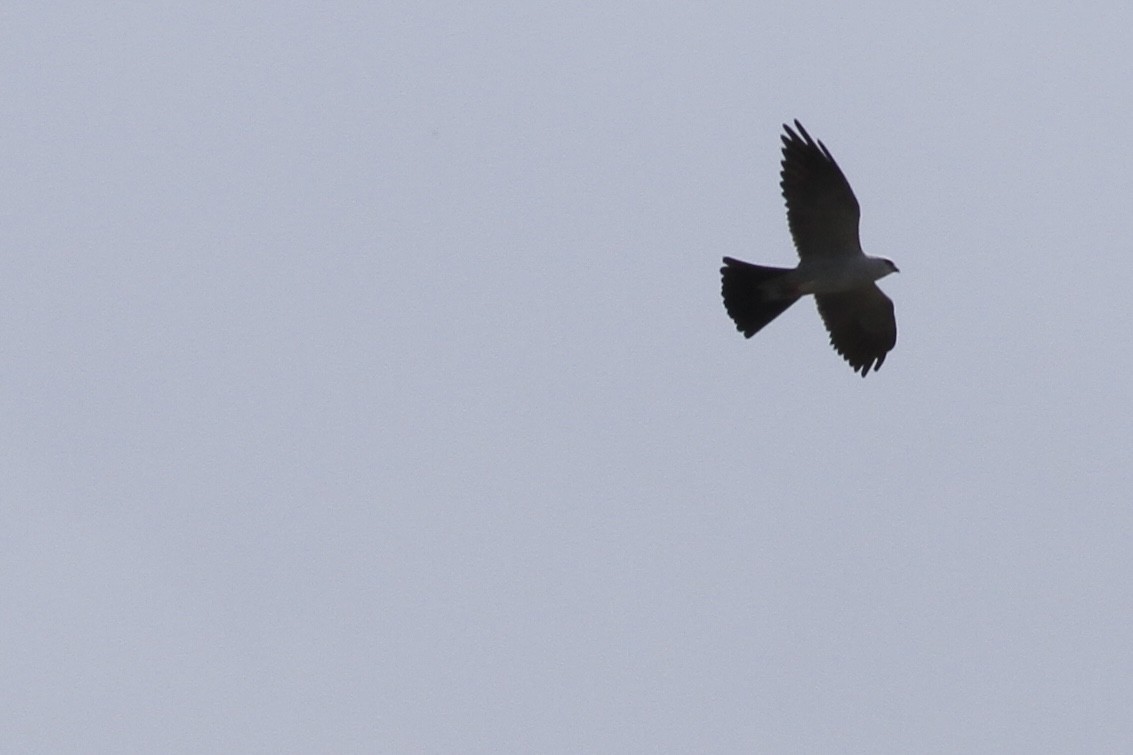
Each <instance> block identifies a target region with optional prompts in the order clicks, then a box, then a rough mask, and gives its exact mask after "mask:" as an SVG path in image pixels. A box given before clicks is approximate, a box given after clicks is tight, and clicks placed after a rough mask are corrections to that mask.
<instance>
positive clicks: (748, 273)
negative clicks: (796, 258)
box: [720, 257, 799, 338]
mask: <svg viewBox="0 0 1133 755" xmlns="http://www.w3.org/2000/svg"><path fill="white" fill-rule="evenodd" d="M789 272H791V269H790V268H786V267H763V266H761V265H753V264H751V263H750V262H742V261H740V260H734V259H732V258H731V257H725V258H724V267H722V268H720V275H721V277H722V278H723V279H724V283H723V286H722V293H723V294H724V309H726V310H728V316H729V317H731V318H732V320H733V321H735V323H736V329H737V330H739V331H740V332H741V333H743V334H744V336H745V337H746V338H751V337H752V336H753V335H755V334H756V333H758V332H759V331H760V329H761V328H763V326H764V325H766V324H767V323H769V322H771V321H772V320H774V319H775V318H776V317H778V316H779V315H781V314H782V313H783V312H784V311H785V310H786V309H787V307H789V306H791V305H792V304H794V303H795V302H796V301H798V299H799V297H798V296H797V295H792V294H789V293H787V292H785V291H783V290H781V287H777V286H774V285H768V284H770V283H772V282H773V281H775V280H776V279H778V278H780V277H782V276H784V275H786V274H787V273H789ZM776 289H780V290H776Z"/></svg>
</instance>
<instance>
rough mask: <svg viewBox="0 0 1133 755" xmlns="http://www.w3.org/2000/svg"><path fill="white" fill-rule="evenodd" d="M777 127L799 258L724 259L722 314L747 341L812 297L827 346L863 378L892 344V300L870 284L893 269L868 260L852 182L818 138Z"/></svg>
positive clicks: (894, 338)
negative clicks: (767, 262) (786, 263)
mask: <svg viewBox="0 0 1133 755" xmlns="http://www.w3.org/2000/svg"><path fill="white" fill-rule="evenodd" d="M794 123H795V127H794V128H791V127H790V126H788V125H787V124H783V131H784V133H783V134H782V135H781V136H780V138H781V139H782V142H783V160H782V163H781V169H780V182H779V186H780V187H781V188H782V190H783V199H784V200H785V201H786V204H787V225H788V227H789V228H790V231H791V238H792V239H793V240H794V243H795V249H796V251H797V252H798V254H799V264H798V265H797V266H796V267H793V268H784V267H767V266H764V265H753V264H752V263H750V262H743V261H742V260H737V259H733V258H731V257H724V266H723V267H722V268H720V275H721V278H722V286H721V293H722V294H723V297H724V309H725V310H726V311H727V313H728V315H729V316H730V317H731V318H732V320H733V321H734V322H735V324H736V329H737V330H739V331H740V332H741V333H743V334H744V337H745V338H751V337H752V336H753V335H755V334H756V333H758V332H759V331H760V330H762V329H763V328H764V327H765V326H766V325H767V324H768V323H770V322H771V321H772V320H774V319H775V318H776V317H778V316H779V315H781V314H782V313H783V312H785V311H786V310H787V308H788V307H790V306H791V305H792V304H794V303H795V302H796V301H798V300H799V299H800V298H801V297H803V296H807V295H813V296H814V300H815V303H816V304H817V305H818V313H819V315H820V316H821V317H822V322H823V323H824V324H825V325H826V330H827V332H828V333H829V334H830V345H831V346H833V347H834V350H835V351H837V352H838V353H839V354H840V355H841V356H842V358H843V359H845V360H846V362H847V363H849V365H850V367H851V368H852V369H853V370H854V372H857V373H861V376H862V377H863V378H864V377H865V376H866V375H867V374H869V371H870V370H871V369H872V370H874V371H875V372H876V371H877V370H878V369H880V368H881V365H882V363H883V362H884V361H885V357H886V355H887V354H888V353H889V352H890V351H891V350H892V349H893V346H894V345H896V343H897V320H896V319H895V317H894V315H893V302H892V300H891V299H890V298H889V297H888V296H886V295H885V293H884V292H882V290H881V289H880V288H878V287H877V283H876V281H878V280H880V279H881V278H884V277H885V276H887V275H889V274H890V273H896V272H899V271H898V270H897V266H896V265H895V264H893V261H892V260H888V259H885V258H884V257H870V256H869V255H867V254H866V253H865V252H864V251H862V245H861V240H860V238H859V236H858V221H859V219H860V217H861V208H860V207H859V206H858V200H857V198H856V197H855V196H854V191H853V189H851V188H850V182H849V181H847V180H846V176H845V174H843V173H842V169H841V168H839V167H838V163H837V162H835V161H834V156H833V155H831V154H830V150H828V149H827V148H826V145H825V144H823V143H822V142H821V141H816V140H815V139H814V138H812V137H811V135H810V134H808V133H807V131H806V129H805V128H803V126H802V124H801V123H799V122H798V121H797V120H796V121H795V122H794Z"/></svg>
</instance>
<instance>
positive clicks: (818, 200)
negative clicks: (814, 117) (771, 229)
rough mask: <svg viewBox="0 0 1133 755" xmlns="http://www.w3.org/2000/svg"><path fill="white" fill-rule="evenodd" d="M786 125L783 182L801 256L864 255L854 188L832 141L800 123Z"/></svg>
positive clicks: (793, 232) (784, 194) (792, 231)
mask: <svg viewBox="0 0 1133 755" xmlns="http://www.w3.org/2000/svg"><path fill="white" fill-rule="evenodd" d="M795 128H796V129H798V132H797V133H796V132H795V130H794V129H792V128H791V127H790V126H788V125H786V124H784V125H783V130H784V131H786V132H787V133H786V134H785V135H783V137H782V139H783V163H782V170H781V172H780V178H781V180H780V182H779V186H781V187H782V189H783V198H784V199H785V200H787V224H788V225H789V226H790V228H791V237H792V238H793V239H794V240H795V248H796V249H797V250H798V252H799V257H800V258H801V259H807V258H811V257H836V256H841V255H847V254H861V251H862V247H861V241H860V240H859V238H858V220H859V218H860V217H861V209H860V208H859V207H858V200H857V198H855V197H854V191H853V189H851V188H850V183H849V182H848V181H847V180H846V176H845V175H843V174H842V169H841V168H839V167H838V163H836V162H834V157H833V156H832V155H831V154H830V150H828V149H826V145H825V144H823V143H822V142H818V141H815V140H814V139H812V138H811V136H810V134H808V133H807V132H806V129H804V128H803V127H802V124H800V123H799V122H798V121H795Z"/></svg>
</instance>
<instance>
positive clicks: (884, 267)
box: [874, 257, 901, 278]
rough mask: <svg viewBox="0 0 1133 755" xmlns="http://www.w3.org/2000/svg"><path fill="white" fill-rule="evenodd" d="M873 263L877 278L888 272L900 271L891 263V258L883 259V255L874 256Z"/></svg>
mask: <svg viewBox="0 0 1133 755" xmlns="http://www.w3.org/2000/svg"><path fill="white" fill-rule="evenodd" d="M874 265H875V267H876V269H877V272H878V276H877V277H878V278H884V277H885V276H887V275H889V274H890V273H899V272H901V271H900V270H898V269H897V266H896V265H894V264H893V260H888V259H885V258H884V257H877V258H875V262H874Z"/></svg>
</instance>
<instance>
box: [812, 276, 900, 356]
mask: <svg viewBox="0 0 1133 755" xmlns="http://www.w3.org/2000/svg"><path fill="white" fill-rule="evenodd" d="M814 300H815V301H816V302H817V303H818V313H819V314H820V315H822V321H823V322H824V323H826V330H827V331H829V333H830V345H831V346H833V347H834V350H835V351H837V352H838V353H839V354H841V355H842V358H843V359H845V360H846V361H847V362H849V363H850V366H851V367H853V368H854V372H860V373H861V374H862V377H865V376H866V373H868V372H869V371H870V369H871V368H872V369H873V370H875V371H876V370H879V369H881V363H882V362H884V361H885V355H886V354H888V353H889V351H890V350H891V349H892V348H893V346H894V345H896V343H897V320H896V318H894V317H893V302H892V301H891V300H890V299H889V297H888V296H886V295H885V294H884V293H882V291H881V289H880V288H878V287H877V286H876V285H875V284H873V283H871V284H869V285H868V286H864V287H863V288H856V289H853V290H852V291H843V292H840V293H836V294H816V295H815V297H814Z"/></svg>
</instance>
